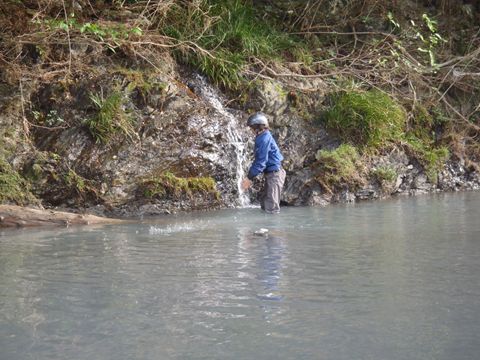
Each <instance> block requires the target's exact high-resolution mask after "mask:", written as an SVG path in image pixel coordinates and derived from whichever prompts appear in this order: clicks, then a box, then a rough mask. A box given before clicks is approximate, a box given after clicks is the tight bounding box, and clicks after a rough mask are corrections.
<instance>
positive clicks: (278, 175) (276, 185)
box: [260, 169, 286, 214]
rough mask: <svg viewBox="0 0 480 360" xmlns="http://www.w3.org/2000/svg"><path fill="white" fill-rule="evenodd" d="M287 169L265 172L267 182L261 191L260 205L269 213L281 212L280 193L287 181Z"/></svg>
mask: <svg viewBox="0 0 480 360" xmlns="http://www.w3.org/2000/svg"><path fill="white" fill-rule="evenodd" d="M285 175H286V173H285V170H283V169H280V170H279V171H277V172H271V173H266V174H265V184H264V185H263V189H262V192H261V193H260V206H261V207H262V210H265V212H267V213H269V214H276V213H279V212H280V195H281V194H282V188H283V183H284V182H285Z"/></svg>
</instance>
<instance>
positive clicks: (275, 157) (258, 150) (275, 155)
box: [248, 130, 283, 180]
mask: <svg viewBox="0 0 480 360" xmlns="http://www.w3.org/2000/svg"><path fill="white" fill-rule="evenodd" d="M282 160H283V155H282V153H281V152H280V149H279V148H278V145H277V143H276V142H275V139H274V138H273V136H272V134H271V133H270V131H269V130H265V131H264V132H262V133H261V134H259V135H257V137H256V138H255V160H254V162H253V164H252V166H250V170H249V171H248V178H249V179H250V180H252V179H253V178H254V177H255V176H257V175H259V174H261V173H262V172H271V171H277V170H280V168H281V167H282Z"/></svg>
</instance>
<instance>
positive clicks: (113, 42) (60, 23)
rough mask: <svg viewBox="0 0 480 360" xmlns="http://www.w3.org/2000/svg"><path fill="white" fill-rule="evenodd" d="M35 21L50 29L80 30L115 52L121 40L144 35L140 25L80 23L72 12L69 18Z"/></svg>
mask: <svg viewBox="0 0 480 360" xmlns="http://www.w3.org/2000/svg"><path fill="white" fill-rule="evenodd" d="M35 23H36V24H37V25H39V26H41V27H45V28H46V29H48V30H50V31H56V30H61V31H67V32H70V31H72V32H73V31H78V32H80V33H81V34H84V35H87V36H91V37H93V38H94V39H95V40H97V41H100V42H102V43H103V44H105V46H106V47H107V48H108V49H109V50H111V51H113V52H115V49H116V48H118V47H119V46H120V45H121V43H120V42H121V41H122V40H127V39H128V38H129V37H131V36H132V35H136V36H141V35H143V31H142V29H141V28H140V27H138V26H135V27H132V28H127V27H126V26H125V25H124V24H120V23H116V24H101V23H95V22H86V23H79V22H78V20H77V19H76V18H75V17H74V14H70V16H69V17H68V19H58V18H55V19H48V18H47V19H45V20H39V19H37V20H35Z"/></svg>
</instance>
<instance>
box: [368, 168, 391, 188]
mask: <svg viewBox="0 0 480 360" xmlns="http://www.w3.org/2000/svg"><path fill="white" fill-rule="evenodd" d="M370 176H371V177H372V178H373V179H375V180H376V181H377V182H378V183H379V184H380V185H382V186H384V185H385V184H390V183H392V182H394V181H395V180H396V179H397V176H398V174H397V172H396V171H395V169H394V168H392V167H390V166H379V167H377V168H374V169H372V170H371V171H370Z"/></svg>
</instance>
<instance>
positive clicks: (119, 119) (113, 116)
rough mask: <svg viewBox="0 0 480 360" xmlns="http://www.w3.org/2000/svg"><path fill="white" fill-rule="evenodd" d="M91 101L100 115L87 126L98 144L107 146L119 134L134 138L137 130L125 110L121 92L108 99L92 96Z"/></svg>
mask: <svg viewBox="0 0 480 360" xmlns="http://www.w3.org/2000/svg"><path fill="white" fill-rule="evenodd" d="M90 100H91V101H92V102H93V103H94V105H95V107H96V108H97V110H98V113H97V115H96V116H94V117H93V118H91V119H89V120H87V121H86V123H85V124H86V126H87V128H88V130H89V131H90V133H91V134H92V136H93V137H94V139H95V141H96V142H97V143H102V144H107V143H109V142H110V141H111V140H112V139H113V138H114V137H116V135H118V134H121V135H124V136H128V137H130V138H132V137H133V134H135V130H134V128H133V124H132V119H131V117H130V116H129V115H128V114H127V113H126V112H125V110H124V109H123V96H122V93H121V92H119V91H114V92H113V93H112V94H111V95H110V96H108V97H107V98H103V96H102V95H98V94H90Z"/></svg>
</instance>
